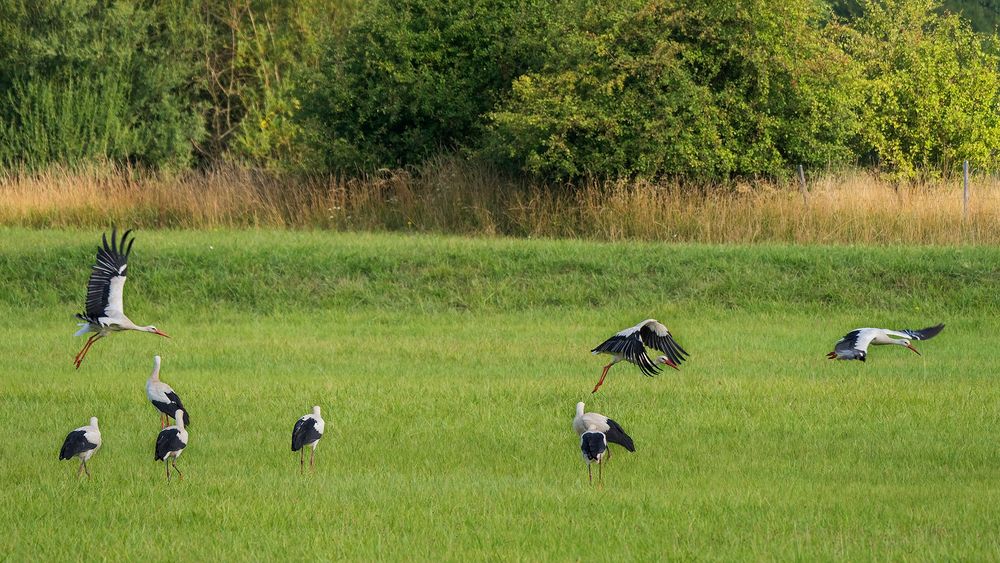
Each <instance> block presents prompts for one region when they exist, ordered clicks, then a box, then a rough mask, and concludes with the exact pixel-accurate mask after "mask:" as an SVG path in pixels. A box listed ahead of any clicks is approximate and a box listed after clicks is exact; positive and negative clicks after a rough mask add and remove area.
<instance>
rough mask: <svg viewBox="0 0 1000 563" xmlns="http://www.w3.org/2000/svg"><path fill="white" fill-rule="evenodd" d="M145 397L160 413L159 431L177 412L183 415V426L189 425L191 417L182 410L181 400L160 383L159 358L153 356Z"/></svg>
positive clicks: (170, 389) (186, 411) (184, 409)
mask: <svg viewBox="0 0 1000 563" xmlns="http://www.w3.org/2000/svg"><path fill="white" fill-rule="evenodd" d="M146 397H147V398H149V402H150V403H153V406H154V407H156V410H158V411H160V430H163V427H164V426H166V422H167V420H168V418H176V414H177V411H178V410H181V412H183V413H184V426H188V425H190V424H191V417H190V416H189V415H188V410H187V409H186V408H184V403H182V402H181V398H180V397H178V396H177V393H175V392H174V389H173V388H172V387H170V386H169V385H167V384H166V383H164V382H162V381H160V357H159V356H153V373H152V375H150V376H149V379H148V380H147V381H146ZM182 409H183V410H182Z"/></svg>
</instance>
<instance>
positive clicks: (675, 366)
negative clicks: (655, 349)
mask: <svg viewBox="0 0 1000 563" xmlns="http://www.w3.org/2000/svg"><path fill="white" fill-rule="evenodd" d="M666 364H667V365H668V366H670V367H672V368H674V369H675V370H677V371H681V368H679V367H677V364H676V363H674V361H673V360H671V359H670V358H667V361H666Z"/></svg>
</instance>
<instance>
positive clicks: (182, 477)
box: [173, 457, 184, 481]
mask: <svg viewBox="0 0 1000 563" xmlns="http://www.w3.org/2000/svg"><path fill="white" fill-rule="evenodd" d="M173 466H174V471H176V472H177V478H178V479H180V480H181V481H183V480H184V474H183V473H181V470H180V469H178V468H177V458H176V457H175V458H174V462H173Z"/></svg>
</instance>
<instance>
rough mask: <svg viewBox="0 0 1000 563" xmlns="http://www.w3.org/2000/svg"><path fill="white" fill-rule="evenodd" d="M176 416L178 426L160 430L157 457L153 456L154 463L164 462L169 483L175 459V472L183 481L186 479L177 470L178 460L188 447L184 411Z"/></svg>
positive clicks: (157, 440)
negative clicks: (171, 466)
mask: <svg viewBox="0 0 1000 563" xmlns="http://www.w3.org/2000/svg"><path fill="white" fill-rule="evenodd" d="M174 415H175V417H176V418H175V421H176V422H177V424H176V425H174V426H168V427H166V428H164V429H163V430H160V433H159V435H157V436H156V455H155V456H153V461H161V460H162V461H163V465H165V466H166V468H167V481H169V480H170V465H171V458H173V466H174V471H176V472H177V475H179V476H180V479H181V480H183V479H184V474H183V473H181V470H180V469H178V468H177V458H179V457H181V453H182V452H183V451H184V448H186V447H187V445H188V433H187V430H185V429H184V411H183V410H178V411H176V412H175V413H174Z"/></svg>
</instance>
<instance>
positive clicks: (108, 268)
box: [80, 228, 135, 322]
mask: <svg viewBox="0 0 1000 563" xmlns="http://www.w3.org/2000/svg"><path fill="white" fill-rule="evenodd" d="M131 233H132V231H131V230H128V231H125V234H124V235H122V238H121V240H120V241H119V240H118V230H117V229H115V228H112V230H111V244H110V245H108V237H107V234H104V235H101V242H102V243H103V246H102V247H100V248H98V249H97V262H96V263H95V264H94V269H93V270H92V271H91V272H90V281H89V282H88V283H87V311H86V313H85V314H84V315H80V317H81V318H82V319H83V320H87V321H91V322H97V320H98V319H100V318H101V317H110V318H119V317H122V316H124V315H125V312H124V307H123V306H122V288H123V287H124V286H125V276H126V273H125V270H126V269H127V268H128V256H129V253H131V252H132V243H134V242H135V237H134V236H133V237H132V239H131V240H129V239H128V236H129V234H131Z"/></svg>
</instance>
